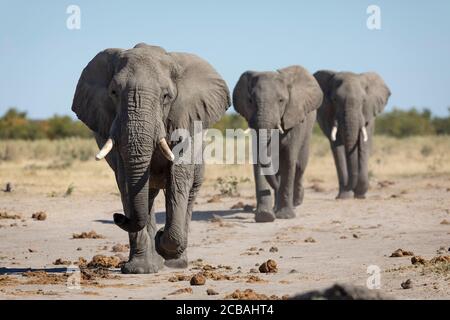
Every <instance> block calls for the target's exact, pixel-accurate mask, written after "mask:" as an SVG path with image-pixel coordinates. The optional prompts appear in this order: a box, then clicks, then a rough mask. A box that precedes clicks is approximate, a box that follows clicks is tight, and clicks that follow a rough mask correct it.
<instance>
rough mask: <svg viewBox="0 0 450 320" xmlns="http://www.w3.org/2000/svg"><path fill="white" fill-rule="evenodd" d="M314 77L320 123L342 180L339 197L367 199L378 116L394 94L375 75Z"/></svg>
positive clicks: (324, 73)
mask: <svg viewBox="0 0 450 320" xmlns="http://www.w3.org/2000/svg"><path fill="white" fill-rule="evenodd" d="M314 77H315V78H316V79H317V81H318V82H319V84H320V87H321V88H322V90H323V96H324V97H323V102H322V106H321V107H320V108H319V110H318V111H317V121H318V122H319V125H320V128H321V129H322V131H323V133H324V134H325V135H326V136H327V137H328V139H329V140H330V145H331V149H332V151H333V157H334V162H335V164H336V170H337V175H338V179H339V193H338V195H337V197H336V198H337V199H346V198H350V197H352V196H354V197H355V198H365V194H366V192H367V190H368V187H369V171H368V158H369V154H370V149H371V145H372V136H373V131H374V126H375V117H376V116H377V115H378V114H379V113H380V112H382V111H383V109H384V107H385V105H386V103H387V101H388V99H389V96H390V95H391V92H390V90H389V88H388V87H387V86H386V84H385V83H384V81H383V79H382V78H381V77H380V76H379V75H378V74H376V73H374V72H367V73H361V74H356V73H352V72H334V71H327V70H321V71H318V72H316V73H315V74H314Z"/></svg>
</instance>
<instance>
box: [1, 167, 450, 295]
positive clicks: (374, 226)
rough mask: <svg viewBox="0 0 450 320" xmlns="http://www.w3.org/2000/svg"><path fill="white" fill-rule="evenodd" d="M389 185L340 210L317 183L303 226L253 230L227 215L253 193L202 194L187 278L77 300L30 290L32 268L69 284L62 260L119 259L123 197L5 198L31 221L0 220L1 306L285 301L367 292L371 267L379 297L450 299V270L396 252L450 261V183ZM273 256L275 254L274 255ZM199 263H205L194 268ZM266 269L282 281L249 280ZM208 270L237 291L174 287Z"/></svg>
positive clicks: (220, 286)
mask: <svg viewBox="0 0 450 320" xmlns="http://www.w3.org/2000/svg"><path fill="white" fill-rule="evenodd" d="M390 182H391V183H389V182H384V183H383V182H381V183H372V186H371V190H370V191H369V196H368V199H366V200H347V201H336V200H333V198H334V196H335V194H336V190H335V188H334V186H333V184H332V183H331V182H330V184H324V183H321V182H319V183H314V188H311V186H312V185H313V184H312V183H309V184H307V187H308V189H307V190H306V195H305V202H304V204H303V205H302V206H301V207H300V208H298V210H297V218H295V219H294V220H277V221H276V222H275V223H269V224H256V223H255V222H254V220H253V213H248V212H242V210H241V209H234V210H231V209H230V208H231V207H232V206H233V205H234V204H236V203H238V202H239V201H242V202H243V203H244V204H254V202H255V200H254V197H253V195H252V191H253V189H252V188H251V187H250V186H248V187H246V188H244V189H241V190H240V191H241V196H240V197H233V198H222V199H221V200H220V202H212V203H208V202H207V200H208V199H210V198H211V197H212V195H213V194H214V193H215V191H214V190H213V189H212V188H203V189H202V190H201V194H200V197H199V198H198V200H197V202H198V203H197V205H196V206H195V213H194V215H193V221H192V223H191V229H190V237H189V247H188V256H189V259H190V261H191V264H190V267H189V269H187V270H174V269H168V268H164V269H163V270H162V271H160V272H159V273H158V274H151V275H121V274H119V273H117V274H116V273H114V274H113V276H112V277H111V276H110V277H108V278H106V279H103V278H99V279H97V280H96V281H91V282H86V283H82V286H81V289H80V290H76V289H68V288H67V286H66V282H65V281H64V279H63V280H61V281H54V282H56V283H55V284H48V283H49V282H50V283H51V281H45V280H44V281H41V282H39V281H34V282H33V281H30V277H25V276H23V275H22V273H23V272H25V271H27V270H28V268H32V269H40V268H46V269H48V271H57V272H59V273H57V274H59V275H62V274H64V271H65V267H64V266H55V265H53V264H52V263H53V262H54V261H55V260H56V259H58V258H62V259H63V260H70V261H76V260H77V259H78V257H84V258H85V259H87V260H90V259H91V258H92V257H93V256H94V255H96V254H104V255H108V256H111V255H114V254H115V253H114V252H112V250H111V248H112V246H113V245H115V244H118V243H120V244H126V243H127V235H126V233H125V232H123V231H121V230H120V229H119V228H117V227H116V226H115V225H114V224H112V221H111V218H112V213H113V212H117V211H120V207H121V204H120V200H119V197H118V195H116V194H93V195H90V196H86V195H77V194H74V195H72V196H70V197H49V196H46V195H40V194H35V193H30V194H25V196H24V194H20V193H15V192H13V193H3V192H2V193H1V195H0V209H1V210H3V209H4V210H6V211H7V212H10V213H13V212H16V213H18V214H19V215H21V216H22V218H23V221H22V220H21V219H1V220H0V224H1V225H2V227H1V228H0V267H3V269H1V270H0V274H5V273H6V276H1V275H0V298H4V299H5V298H6V299H11V298H13V299H14V298H30V299H36V298H38V299H42V298H44V299H46V298H48V299H54V298H58V299H61V298H62V299H65V298H70V299H72V298H74V299H98V298H106V299H110V298H123V299H127V298H137V299H161V298H165V299H177V298H183V299H198V298H201V299H208V298H211V299H217V298H224V297H225V296H226V295H228V294H230V293H232V292H233V291H235V290H236V289H240V290H244V289H247V288H251V289H254V290H255V291H256V292H258V293H263V294H266V295H268V296H270V295H277V296H278V297H282V296H283V295H293V294H295V293H299V292H304V291H307V290H311V289H319V288H323V287H326V286H329V285H331V284H333V283H335V282H344V283H352V284H356V285H361V286H365V284H366V280H367V277H368V276H369V275H368V274H367V273H366V271H367V267H368V266H369V265H377V266H379V267H380V269H381V271H382V273H381V290H382V291H383V292H384V293H386V294H387V295H389V296H391V297H394V298H412V299H415V298H425V299H430V298H436V299H442V298H443V299H449V298H450V270H449V268H448V264H447V265H446V267H442V266H440V267H437V266H426V267H424V266H413V265H412V264H411V261H410V260H411V257H410V256H407V257H398V258H391V257H389V256H390V254H391V253H392V252H393V251H395V250H396V249H398V248H402V249H404V250H409V251H412V252H413V253H414V254H415V255H420V256H423V257H424V258H426V259H430V258H432V257H434V256H436V255H438V251H439V250H440V251H439V253H440V254H441V255H449V254H450V252H449V251H448V250H449V249H450V248H449V247H450V225H449V224H446V221H447V222H449V221H450V177H449V176H446V175H440V176H434V177H431V176H429V177H420V178H419V177H414V178H398V179H395V180H392V181H390ZM318 185H319V187H318ZM1 210H0V211H1ZM40 210H43V211H45V212H46V213H47V219H46V220H44V221H36V220H33V219H31V215H32V213H34V212H36V211H40ZM162 210H163V207H162V198H161V195H160V196H159V197H158V202H157V212H158V213H157V222H158V223H159V224H163V222H164V214H163V212H162ZM218 217H220V218H218ZM15 224H16V225H15ZM11 225H12V226H11ZM90 230H95V232H97V233H98V234H100V235H103V236H104V238H100V239H72V234H73V233H81V232H83V231H90ZM306 239H309V240H307V241H309V242H305V240H306ZM311 239H313V240H311ZM314 241H315V242H314ZM271 247H276V248H277V249H278V251H277V252H273V251H275V249H272V252H270V248H271ZM77 248H81V250H77ZM29 249H31V250H29ZM31 251H32V252H31ZM122 255H127V252H124V253H122ZM197 259H202V262H199V261H197V263H194V264H193V263H192V262H195V261H196V260H197ZM268 259H273V260H275V261H276V262H277V264H278V272H277V273H271V274H262V273H251V272H250V270H251V269H256V270H258V266H257V265H256V264H260V263H263V262H264V261H266V260H268ZM205 264H207V265H211V266H213V267H216V266H219V265H222V268H218V269H216V270H213V272H215V273H216V277H217V274H219V275H220V277H222V278H225V277H224V275H225V276H227V275H228V279H229V280H227V279H223V280H213V279H210V278H207V279H206V284H205V285H203V286H191V285H190V284H189V281H187V280H185V281H177V282H171V281H169V279H170V278H171V277H173V276H174V275H175V274H185V275H189V276H191V275H194V274H196V273H198V272H199V269H198V268H199V267H200V268H201V267H202V266H204V265H205ZM199 265H200V266H199ZM225 266H229V267H231V268H229V267H227V268H225ZM208 268H209V267H206V269H208ZM52 269H53V270H52ZM253 271H254V270H253ZM251 276H257V277H256V278H255V277H251ZM189 278H190V277H187V279H189ZM407 279H411V280H412V282H413V287H412V288H411V289H402V287H401V283H402V282H404V281H405V280H407ZM27 283H28V284H27ZM184 288H192V293H189V292H188V293H181V294H172V295H171V293H173V292H175V291H176V290H178V289H184ZM207 289H214V290H215V291H216V292H217V293H218V295H207V293H206V291H207ZM186 291H190V290H189V289H187V290H186Z"/></svg>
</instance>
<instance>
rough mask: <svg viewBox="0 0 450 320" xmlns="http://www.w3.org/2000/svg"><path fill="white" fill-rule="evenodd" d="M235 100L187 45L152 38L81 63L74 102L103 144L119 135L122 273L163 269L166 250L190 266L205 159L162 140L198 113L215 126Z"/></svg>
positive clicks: (114, 162)
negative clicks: (161, 216)
mask: <svg viewBox="0 0 450 320" xmlns="http://www.w3.org/2000/svg"><path fill="white" fill-rule="evenodd" d="M229 105H230V97H229V91H228V88H227V86H226V84H225V82H224V81H223V80H222V78H221V77H220V76H219V75H218V74H217V72H216V71H215V70H214V69H213V68H212V67H211V66H210V65H209V64H208V63H207V62H205V61H204V60H202V59H200V58H199V57H197V56H195V55H191V54H187V53H168V52H166V51H165V50H164V49H162V48H160V47H156V46H149V45H146V44H138V45H136V46H135V47H134V48H133V49H130V50H122V49H106V50H104V51H102V52H100V53H99V54H97V56H95V57H94V59H92V61H91V62H89V64H88V65H87V67H86V68H85V69H84V70H83V73H82V74H81V77H80V80H79V82H78V85H77V89H76V92H75V96H74V99H73V104H72V110H73V111H74V112H75V113H76V114H77V116H78V118H79V119H80V120H82V121H83V122H84V123H85V124H86V125H87V126H88V127H89V128H90V129H92V130H93V131H94V133H95V138H96V141H97V144H98V145H99V146H103V144H104V143H105V141H106V140H107V138H108V137H112V138H113V140H114V147H113V149H112V151H111V152H110V153H109V154H108V156H107V157H106V160H107V162H108V164H109V165H110V166H111V168H112V169H113V170H114V172H115V176H116V182H117V185H118V187H119V190H120V193H121V199H122V204H123V210H124V212H125V215H122V214H119V213H116V214H114V222H115V223H116V224H117V225H118V226H119V227H120V228H122V229H123V230H125V231H127V232H128V233H129V240H130V256H129V261H128V262H127V263H126V264H125V265H124V266H123V268H122V272H123V273H152V272H157V271H158V270H159V269H160V268H161V267H162V263H163V259H162V258H164V259H166V260H167V261H166V265H169V266H173V267H186V266H187V256H186V252H185V250H186V247H187V241H188V225H189V221H190V218H191V214H192V206H193V203H194V200H195V197H196V194H197V192H198V190H199V187H200V185H201V183H202V179H203V171H204V170H203V169H204V167H203V165H200V164H177V163H176V162H171V161H169V160H166V158H165V157H164V156H163V154H162V152H161V151H160V149H159V148H158V147H157V143H158V141H159V140H160V139H161V138H166V140H167V141H168V142H169V145H170V144H171V142H170V135H171V133H172V132H173V130H175V129H179V128H180V129H187V130H190V131H191V132H192V130H193V121H196V120H197V121H202V123H203V128H204V129H206V128H208V127H210V126H211V125H212V124H213V123H214V122H216V121H218V120H219V119H220V118H221V116H222V115H223V114H224V113H225V111H226V109H227V108H228V107H229ZM173 144H174V143H172V144H171V147H173ZM160 189H165V196H166V224H165V227H164V228H163V229H161V230H159V231H156V224H155V217H154V214H153V210H154V208H153V201H154V199H155V197H156V196H157V194H158V192H159V190H160ZM161 257H162V258H161Z"/></svg>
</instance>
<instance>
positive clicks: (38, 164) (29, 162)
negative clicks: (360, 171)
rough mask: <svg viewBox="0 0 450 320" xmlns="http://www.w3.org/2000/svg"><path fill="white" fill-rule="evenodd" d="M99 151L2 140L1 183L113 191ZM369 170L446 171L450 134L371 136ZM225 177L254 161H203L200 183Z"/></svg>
mask: <svg viewBox="0 0 450 320" xmlns="http://www.w3.org/2000/svg"><path fill="white" fill-rule="evenodd" d="M97 151H98V147H97V145H96V143H95V141H94V139H80V138H69V139H61V140H53V141H50V140H36V141H22V140H17V141H16V140H0V176H1V177H2V181H4V182H5V183H6V182H11V183H13V184H14V185H16V186H18V187H17V188H15V190H14V192H20V191H21V190H23V189H24V188H26V189H27V191H33V192H36V193H45V194H47V195H49V196H64V194H65V191H66V190H67V188H68V185H71V184H72V183H73V187H74V188H75V190H76V191H75V194H87V193H92V192H102V193H105V192H108V193H117V187H116V185H115V180H114V175H113V172H112V170H111V169H110V168H109V167H108V166H107V165H106V163H105V162H104V161H98V162H96V161H94V156H95V153H96V152H97ZM224 154H225V153H224ZM369 168H370V176H371V177H372V178H375V179H377V180H380V181H382V180H386V179H388V178H390V177H398V176H414V175H424V174H442V173H449V172H450V136H424V137H421V136H417V137H408V138H402V139H397V138H392V137H386V136H375V139H374V148H373V150H372V156H371V158H370V164H369ZM227 177H239V180H238V182H237V183H235V184H233V191H234V192H237V193H239V190H240V188H241V187H243V186H245V187H248V186H250V185H251V184H252V183H253V169H252V165H251V164H245V165H241V164H239V165H207V167H206V172H205V183H204V185H205V186H209V187H214V186H216V187H217V181H219V180H218V179H227ZM317 179H320V180H321V181H326V182H328V181H332V182H335V180H336V173H335V168H334V163H333V158H332V155H331V151H330V146H329V143H328V140H327V139H326V138H325V137H324V136H323V135H313V139H312V142H311V152H310V160H309V163H308V169H307V170H306V180H307V182H308V181H309V182H310V183H314V181H317ZM321 188H323V186H322V185H321Z"/></svg>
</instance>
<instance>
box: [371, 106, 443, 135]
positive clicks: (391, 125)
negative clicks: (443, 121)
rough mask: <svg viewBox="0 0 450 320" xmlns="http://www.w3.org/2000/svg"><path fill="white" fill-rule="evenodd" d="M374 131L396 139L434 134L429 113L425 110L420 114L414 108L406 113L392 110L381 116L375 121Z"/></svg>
mask: <svg viewBox="0 0 450 320" xmlns="http://www.w3.org/2000/svg"><path fill="white" fill-rule="evenodd" d="M375 131H376V132H377V133H378V134H384V135H388V136H393V137H397V138H401V137H406V136H423V135H432V134H436V130H435V128H434V126H433V123H432V118H431V112H430V111H429V110H427V109H425V110H423V111H421V112H420V111H418V110H416V109H415V108H413V109H411V110H408V111H403V110H398V109H394V110H393V111H391V112H387V113H383V114H381V115H380V116H379V117H378V118H377V119H376V129H375Z"/></svg>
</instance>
